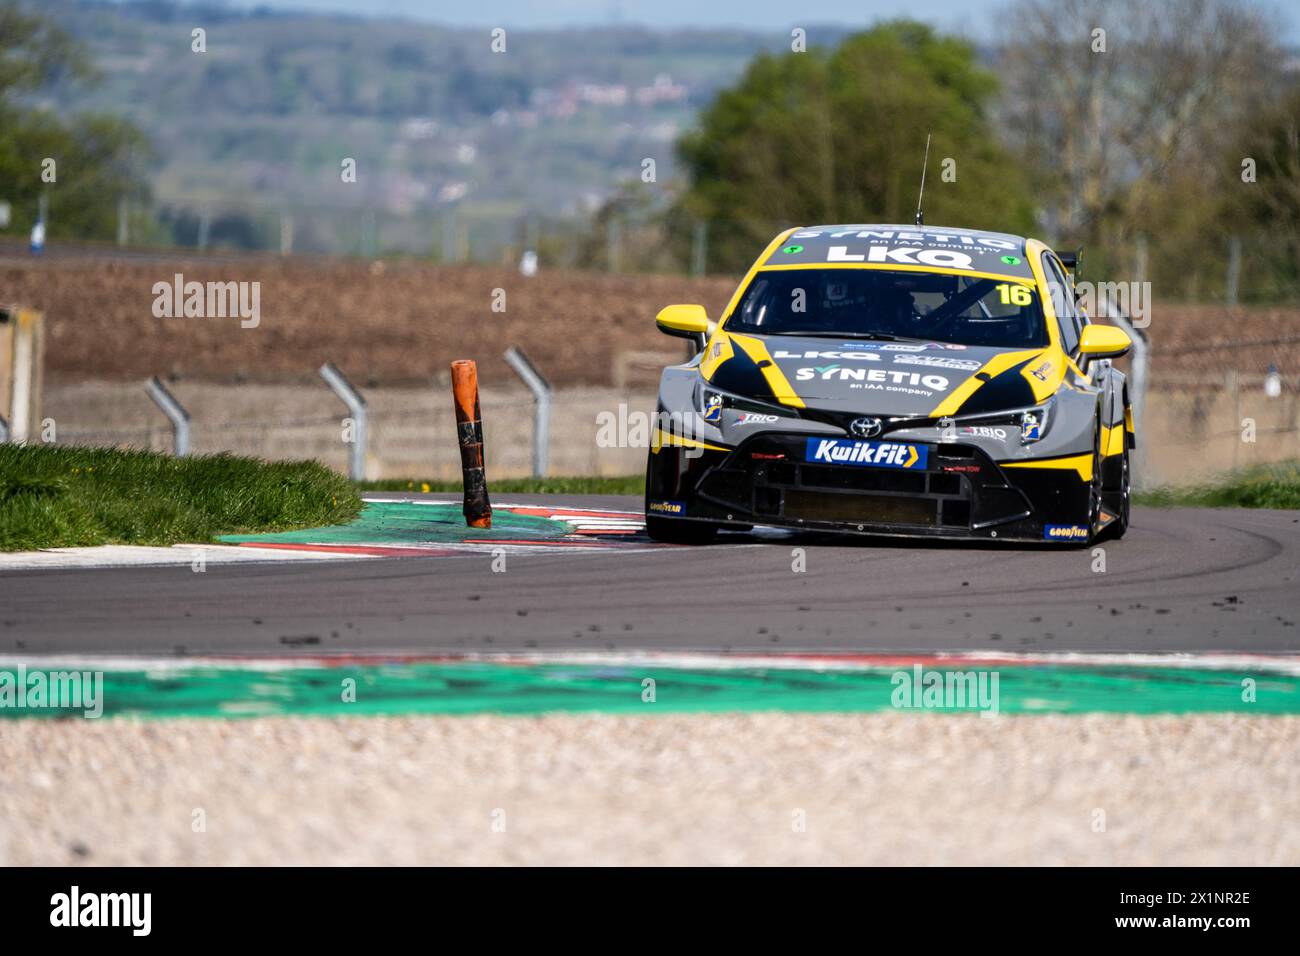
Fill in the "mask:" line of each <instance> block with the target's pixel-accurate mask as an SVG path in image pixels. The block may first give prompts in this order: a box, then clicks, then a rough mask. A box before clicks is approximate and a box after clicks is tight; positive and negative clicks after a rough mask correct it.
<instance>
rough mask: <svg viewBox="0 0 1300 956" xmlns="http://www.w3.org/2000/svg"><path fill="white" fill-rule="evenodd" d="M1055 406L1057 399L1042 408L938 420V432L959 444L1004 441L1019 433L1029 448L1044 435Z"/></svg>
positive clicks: (1047, 402)
mask: <svg viewBox="0 0 1300 956" xmlns="http://www.w3.org/2000/svg"><path fill="white" fill-rule="evenodd" d="M1055 404H1056V398H1055V396H1053V397H1052V398H1049V399H1048V400H1047V401H1046V402H1044V403H1043V404H1041V405H1034V406H1032V407H1030V408H1011V409H1008V410H1007V411H1005V412H986V413H983V414H980V415H965V416H962V417H960V418H948V419H941V420H940V421H939V428H940V430H941V431H942V433H943V440H944V441H958V440H960V439H961V437H962V436H963V435H971V436H974V437H977V438H996V439H999V440H1003V441H1005V440H1006V439H1008V438H1010V437H1011V436H1012V435H1014V434H1016V433H1017V432H1018V433H1019V434H1020V443H1021V444H1022V445H1029V444H1032V443H1034V442H1036V441H1038V440H1040V439H1041V438H1042V437H1043V436H1044V435H1045V434H1047V425H1048V422H1049V420H1050V419H1051V416H1052V408H1053V407H1054V406H1055Z"/></svg>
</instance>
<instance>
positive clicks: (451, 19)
mask: <svg viewBox="0 0 1300 956" xmlns="http://www.w3.org/2000/svg"><path fill="white" fill-rule="evenodd" d="M225 5H226V6H230V7H237V8H238V7H242V8H248V7H254V6H262V7H270V8H272V9H278V10H288V9H297V10H309V11H314V12H318V13H348V14H360V15H380V16H401V17H409V18H411V19H418V20H428V21H433V22H440V23H446V24H450V25H455V26H498V25H499V26H507V27H508V26H515V27H522V28H541V29H548V28H556V27H567V26H604V25H608V24H613V23H632V24H644V25H646V26H652V27H716V26H742V25H743V26H746V27H750V28H752V29H755V30H778V29H787V28H790V27H794V26H800V25H808V24H814V25H816V24H825V25H841V24H842V25H849V26H856V25H867V24H871V23H874V22H876V21H877V20H881V19H891V18H895V17H903V16H909V17H912V18H914V19H918V20H926V21H929V22H932V23H935V24H936V25H939V26H943V27H945V28H948V29H951V30H953V31H954V32H962V33H965V32H967V30H970V31H975V30H978V31H980V32H983V31H984V30H987V29H988V28H989V25H990V20H991V19H992V16H993V14H994V13H995V11H996V10H998V9H999V8H1000V7H1002V6H1004V5H1005V4H1004V2H1003V0H965V2H963V0H857V2H853V0H476V2H472V3H471V2H466V0H225Z"/></svg>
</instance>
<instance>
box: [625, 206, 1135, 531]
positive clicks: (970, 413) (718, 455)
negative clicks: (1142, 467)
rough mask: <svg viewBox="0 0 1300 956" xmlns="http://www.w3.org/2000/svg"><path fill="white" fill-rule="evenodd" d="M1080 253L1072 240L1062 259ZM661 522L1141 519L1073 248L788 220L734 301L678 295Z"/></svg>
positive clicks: (1020, 526) (1111, 347)
mask: <svg viewBox="0 0 1300 956" xmlns="http://www.w3.org/2000/svg"><path fill="white" fill-rule="evenodd" d="M1071 261H1072V260H1071ZM657 323H658V326H659V328H660V329H661V330H662V331H663V332H666V333H668V334H669V335H675V336H681V337H684V338H687V339H690V340H692V341H693V342H694V343H695V346H696V353H695V355H694V357H693V358H692V359H691V360H690V361H688V362H686V363H685V364H683V365H677V366H672V367H669V368H667V369H665V370H664V372H663V377H662V379H661V381H660V386H659V408H658V412H659V419H658V423H657V424H658V427H657V429H656V430H655V433H654V440H653V442H652V445H651V449H650V454H649V462H648V465H647V470H646V503H645V509H646V527H647V530H648V531H649V534H650V535H651V537H653V538H655V539H658V540H664V541H676V542H699V541H706V540H708V539H709V538H710V537H712V535H713V534H714V533H715V532H716V531H717V530H718V529H719V528H728V527H731V528H740V529H743V528H746V527H750V526H753V525H775V526H779V527H787V528H797V529H804V530H819V531H847V532H855V533H857V532H861V533H865V534H877V535H878V534H885V535H908V536H924V537H940V538H948V537H955V538H990V539H997V540H1000V541H1008V540H1009V541H1040V542H1041V541H1046V542H1060V543H1069V544H1087V543H1089V542H1092V541H1094V540H1096V539H1097V538H1098V537H1100V536H1103V535H1108V536H1114V537H1118V536H1120V535H1122V534H1123V533H1124V531H1125V530H1126V529H1127V527H1128V521H1129V452H1130V450H1131V449H1132V448H1133V447H1134V443H1135V436H1134V433H1133V417H1132V414H1131V411H1130V408H1129V398H1128V393H1127V389H1126V384H1125V377H1124V374H1123V373H1122V372H1121V371H1120V370H1118V369H1116V368H1114V367H1112V364H1111V359H1113V358H1115V357H1118V356H1120V355H1123V354H1124V353H1125V352H1126V351H1128V349H1129V347H1130V346H1131V344H1132V343H1131V341H1130V339H1129V337H1128V336H1127V335H1126V334H1125V333H1124V332H1123V331H1122V330H1120V329H1118V328H1115V327H1112V326H1105V325H1097V324H1093V323H1091V322H1090V321H1089V320H1088V317H1087V316H1086V315H1084V314H1083V313H1082V310H1080V309H1079V308H1078V306H1077V305H1076V301H1075V294H1074V289H1073V284H1072V281H1071V278H1070V275H1069V273H1068V271H1067V269H1066V267H1065V265H1064V264H1063V263H1062V260H1061V257H1059V256H1057V255H1056V253H1054V252H1053V251H1052V250H1051V249H1049V248H1048V247H1047V246H1046V245H1044V244H1043V243H1041V242H1039V241H1037V240H1035V239H1024V238H1021V237H1019V236H1011V235H1005V234H1002V233H994V232H981V231H976V230H971V229H943V228H937V227H933V226H890V225H848V226H814V227H807V228H795V229H790V230H787V231H786V232H783V233H781V235H779V236H777V237H776V238H775V239H774V240H773V241H772V243H771V244H770V245H769V246H768V247H767V249H766V250H765V251H764V252H763V254H762V255H761V256H760V257H759V259H758V261H757V262H755V263H754V265H753V266H752V267H751V268H750V270H749V273H748V274H747V275H746V276H745V278H744V280H743V281H742V282H741V283H740V286H739V287H738V288H737V290H736V292H735V294H734V295H733V296H732V298H731V301H730V303H728V305H727V308H726V311H725V312H724V313H723V315H722V316H721V318H719V319H718V320H717V322H716V323H714V322H711V321H710V320H709V319H708V317H707V315H706V313H705V310H704V308H703V307H702V306H699V305H671V306H668V307H667V308H665V309H664V310H663V311H661V312H660V313H659V315H658V318H657Z"/></svg>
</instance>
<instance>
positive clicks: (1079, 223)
mask: <svg viewBox="0 0 1300 956" xmlns="http://www.w3.org/2000/svg"><path fill="white" fill-rule="evenodd" d="M1003 19H1004V21H1005V22H1007V23H1009V24H1014V25H1015V27H1014V29H1012V30H1008V31H1007V36H1008V37H1009V39H1008V40H1007V41H1006V42H1005V43H1004V44H1003V45H1002V46H1001V49H1000V50H999V59H1000V72H1001V74H1002V76H1003V79H1004V82H1005V83H1006V101H1005V108H1004V116H1005V128H1006V131H1007V133H1008V134H1009V137H1010V142H1011V144H1012V146H1013V148H1014V149H1015V150H1016V152H1017V153H1018V154H1019V155H1021V156H1023V157H1024V158H1025V160H1026V161H1027V164H1026V165H1027V168H1028V169H1029V170H1030V173H1031V175H1032V177H1033V185H1034V189H1035V196H1036V198H1037V199H1038V201H1039V203H1040V205H1041V210H1042V216H1043V220H1044V226H1045V230H1046V233H1047V236H1046V237H1047V238H1050V239H1055V240H1058V241H1064V242H1068V243H1069V244H1071V245H1073V244H1076V243H1082V244H1084V245H1085V246H1087V247H1089V248H1090V250H1091V254H1090V255H1088V257H1087V262H1088V270H1089V272H1090V273H1093V274H1099V273H1101V272H1105V273H1109V274H1110V277H1112V278H1116V279H1125V278H1131V277H1132V276H1131V275H1125V272H1126V271H1127V272H1129V273H1131V272H1132V270H1133V268H1134V266H1133V256H1132V244H1131V242H1130V240H1131V239H1132V238H1133V237H1134V236H1135V235H1136V234H1137V233H1144V234H1147V235H1149V236H1150V237H1151V239H1152V240H1153V241H1152V246H1151V255H1152V262H1151V267H1150V272H1149V274H1148V278H1152V279H1153V281H1154V280H1155V279H1160V285H1159V286H1157V289H1156V294H1157V295H1170V294H1174V288H1173V287H1175V286H1179V285H1182V284H1183V283H1182V279H1181V278H1180V277H1183V276H1190V277H1192V281H1193V282H1195V281H1196V280H1195V274H1196V271H1197V270H1198V269H1199V268H1200V267H1201V266H1202V265H1204V266H1205V267H1206V268H1207V269H1212V270H1215V271H1217V272H1218V273H1220V274H1221V273H1222V265H1223V263H1222V260H1223V256H1224V254H1225V252H1224V249H1223V245H1222V243H1219V242H1217V241H1214V240H1216V239H1218V238H1221V237H1222V236H1223V235H1224V229H1225V227H1226V223H1224V222H1223V221H1222V220H1221V218H1220V217H1221V215H1222V213H1223V210H1224V206H1223V200H1224V198H1225V190H1226V189H1228V188H1229V187H1230V185H1231V183H1230V182H1229V180H1227V179H1225V177H1224V169H1223V168H1221V167H1222V163H1221V157H1222V155H1223V146H1224V143H1225V142H1227V141H1230V140H1231V139H1232V136H1233V131H1234V130H1235V129H1236V128H1237V127H1238V126H1239V124H1241V123H1242V122H1243V121H1244V122H1246V123H1248V124H1249V123H1251V122H1253V119H1251V118H1253V117H1256V116H1259V115H1261V113H1263V112H1266V111H1268V110H1269V109H1270V108H1271V106H1272V104H1274V103H1275V102H1276V100H1277V93H1276V91H1277V90H1278V89H1279V88H1280V83H1279V75H1280V72H1281V66H1282V57H1281V55H1280V51H1279V50H1278V47H1277V45H1276V43H1275V42H1274V40H1273V37H1274V36H1276V35H1277V31H1276V27H1275V24H1274V23H1273V22H1272V21H1271V19H1270V17H1269V15H1268V14H1267V13H1266V12H1264V10H1263V9H1262V8H1260V7H1256V6H1252V5H1251V4H1249V3H1245V2H1242V0H1146V2H1144V3H1142V4H1133V3H1129V2H1127V0H1078V2H1075V3H1071V4H1064V5H1063V4H1061V3H1058V2H1056V0H1018V2H1016V3H1014V4H1013V5H1012V6H1011V7H1010V8H1009V9H1008V10H1007V11H1006V14H1005V16H1004V18H1003ZM1238 172H1239V170H1238ZM1236 182H1237V183H1238V184H1240V180H1239V179H1237V180H1236ZM1189 256H1190V258H1189ZM1211 260H1213V261H1211ZM1161 286H1163V288H1161Z"/></svg>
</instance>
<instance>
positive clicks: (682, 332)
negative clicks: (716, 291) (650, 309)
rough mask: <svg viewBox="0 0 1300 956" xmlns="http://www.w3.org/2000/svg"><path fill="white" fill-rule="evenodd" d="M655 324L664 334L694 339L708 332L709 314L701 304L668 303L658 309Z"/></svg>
mask: <svg viewBox="0 0 1300 956" xmlns="http://www.w3.org/2000/svg"><path fill="white" fill-rule="evenodd" d="M655 324H656V325H657V326H659V331H660V332H662V333H664V334H665V335H675V336H677V337H678V338H683V339H694V338H697V337H699V336H703V335H708V334H709V316H708V313H706V312H705V311H704V306H702V305H670V306H666V307H664V308H663V309H660V310H659V314H658V315H657V316H655Z"/></svg>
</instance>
